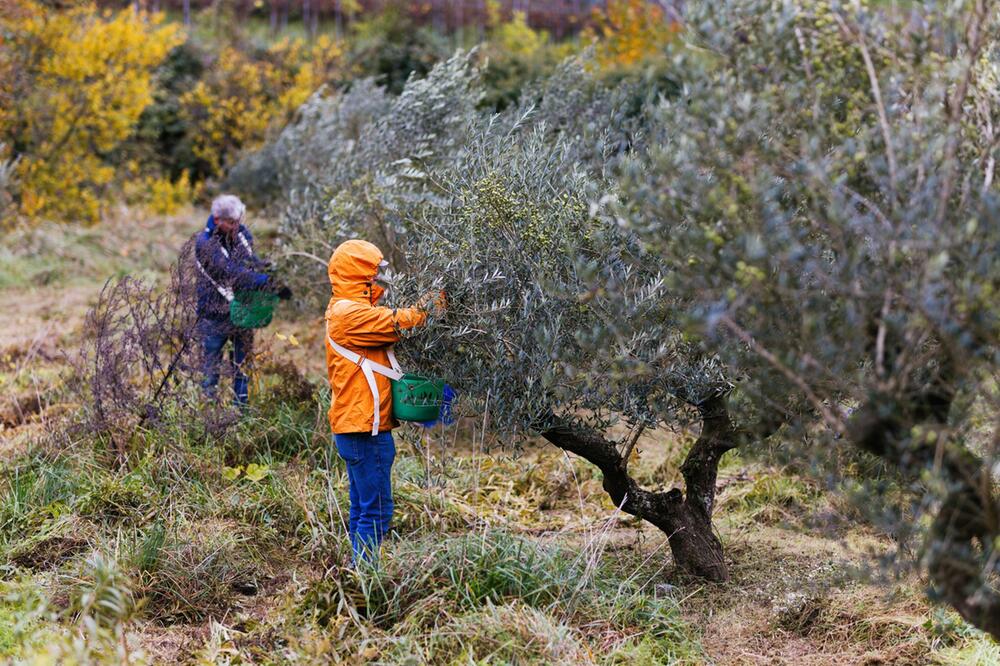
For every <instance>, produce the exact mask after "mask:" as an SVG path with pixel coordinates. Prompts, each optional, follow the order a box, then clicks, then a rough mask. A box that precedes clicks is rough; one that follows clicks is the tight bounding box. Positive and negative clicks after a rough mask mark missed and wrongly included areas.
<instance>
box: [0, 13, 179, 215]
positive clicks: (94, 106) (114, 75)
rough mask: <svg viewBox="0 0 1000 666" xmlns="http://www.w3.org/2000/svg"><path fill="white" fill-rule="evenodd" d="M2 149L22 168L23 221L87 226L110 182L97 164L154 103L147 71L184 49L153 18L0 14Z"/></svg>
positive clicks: (174, 33)
mask: <svg viewBox="0 0 1000 666" xmlns="http://www.w3.org/2000/svg"><path fill="white" fill-rule="evenodd" d="M0 30H2V31H3V32H4V33H5V35H6V39H5V41H4V42H2V43H0V71H13V72H15V73H16V75H15V76H5V77H3V78H2V79H0V99H2V100H3V101H4V104H3V105H2V108H0V140H3V141H6V142H8V143H9V144H10V145H11V146H13V148H14V151H15V152H16V154H18V155H20V157H21V159H20V162H19V164H18V167H17V173H16V178H17V180H18V183H19V207H20V211H21V213H22V214H24V215H26V216H27V217H29V218H36V219H37V218H51V219H60V220H65V221H83V222H92V221H95V220H96V219H97V218H98V216H99V213H100V195H101V193H102V191H103V190H104V189H106V188H107V186H108V185H109V184H110V183H111V182H112V180H113V178H114V169H113V168H111V167H110V166H108V165H107V164H105V163H104V161H103V160H102V157H101V156H102V155H105V154H107V153H109V152H110V151H112V150H113V149H114V148H115V147H116V146H117V145H118V144H120V143H121V142H122V141H124V140H125V139H126V138H127V137H128V136H129V134H130V132H131V131H132V128H133V127H134V125H135V123H136V121H137V120H138V118H139V115H140V114H141V113H142V110H143V109H144V108H146V106H147V105H148V104H149V103H150V101H151V100H152V95H153V87H154V84H153V71H154V70H155V68H156V67H157V66H158V65H159V64H160V63H161V62H162V61H163V60H164V59H165V58H166V56H167V54H168V53H169V52H170V50H171V49H172V48H174V47H175V46H176V45H177V44H179V43H180V42H181V41H182V36H181V32H180V30H179V29H178V28H177V27H176V26H168V25H164V24H163V18H162V16H161V15H157V14H146V13H135V12H133V11H132V10H131V9H129V10H125V11H121V12H117V13H112V12H107V11H105V12H100V11H98V9H97V8H96V7H95V6H94V5H90V4H86V5H82V6H79V7H75V8H72V9H68V10H65V11H52V10H51V9H47V8H45V7H44V6H43V5H41V4H39V3H36V2H33V1H32V0H17V1H16V2H14V3H12V4H10V5H6V6H5V8H4V9H2V10H0Z"/></svg>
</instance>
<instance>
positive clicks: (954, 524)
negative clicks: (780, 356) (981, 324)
mask: <svg viewBox="0 0 1000 666" xmlns="http://www.w3.org/2000/svg"><path fill="white" fill-rule="evenodd" d="M942 366H943V372H942V374H941V375H939V377H938V379H937V381H934V382H931V383H930V384H929V385H927V386H926V387H921V388H914V389H913V390H910V391H900V392H899V393H897V394H895V395H893V396H886V395H874V396H872V397H871V398H870V399H869V400H868V402H867V403H866V404H864V405H863V406H862V407H861V408H859V409H858V410H857V411H856V412H855V413H854V414H853V415H852V418H851V421H850V423H849V424H848V436H849V437H850V439H851V441H852V442H853V443H854V444H855V445H856V446H858V447H859V448H862V449H864V450H865V451H868V452H869V453H872V454H875V455H877V456H879V457H881V458H883V459H884V460H886V461H887V462H889V463H891V464H892V465H894V466H895V467H896V468H897V469H898V470H899V471H900V473H902V474H903V475H905V476H908V477H911V478H912V477H917V476H919V475H920V473H921V471H922V470H926V469H928V468H930V467H936V468H937V469H938V470H939V472H940V475H941V477H942V478H943V479H944V481H945V483H946V484H947V489H948V490H947V495H946V497H945V498H944V501H943V502H942V504H941V508H940V509H939V510H938V514H937V516H935V518H934V522H933V524H932V525H931V530H930V535H929V537H928V542H927V543H926V544H925V552H926V557H927V570H928V573H929V574H930V580H931V583H932V585H933V586H934V589H935V591H936V593H937V594H938V595H939V596H940V597H941V598H942V599H943V600H944V601H946V602H947V603H949V604H950V605H951V606H952V607H953V608H954V609H955V610H956V611H958V613H959V615H961V616H962V617H963V618H964V619H965V620H966V621H967V622H969V623H970V624H972V625H974V626H976V627H978V628H979V629H981V630H983V631H985V632H987V633H989V634H990V635H992V636H993V638H995V639H998V640H1000V593H998V592H997V588H996V575H997V571H998V569H1000V565H998V564H997V562H996V558H997V549H998V547H1000V546H998V541H1000V540H998V536H1000V503H998V501H997V498H996V496H995V491H994V485H993V484H994V481H993V479H991V478H990V472H989V469H988V468H987V467H986V465H984V464H983V461H982V460H981V459H980V458H979V457H978V456H976V455H975V454H973V453H972V452H971V451H969V450H968V449H967V448H966V447H965V446H964V445H963V444H962V443H961V442H955V441H952V440H949V439H948V436H947V432H946V428H945V427H943V426H945V424H946V422H947V419H948V412H949V411H950V409H951V404H952V401H953V400H954V397H955V393H954V389H953V385H954V384H953V377H952V376H951V375H952V371H951V369H950V367H949V364H948V363H947V362H945V363H943V364H942ZM916 425H922V426H924V427H925V430H926V431H927V432H930V433H934V434H935V436H934V437H928V436H926V435H925V436H922V437H913V436H912V428H913V427H914V426H916Z"/></svg>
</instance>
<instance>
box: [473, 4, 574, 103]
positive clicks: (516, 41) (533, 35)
mask: <svg viewBox="0 0 1000 666" xmlns="http://www.w3.org/2000/svg"><path fill="white" fill-rule="evenodd" d="M492 8H493V10H494V11H493V12H492V13H491V18H490V21H489V22H488V24H487V34H486V40H485V42H484V43H483V44H482V45H481V46H480V57H481V58H482V60H483V63H484V65H483V75H482V80H483V87H484V94H483V100H482V102H481V104H482V106H483V108H486V109H493V110H496V111H502V110H503V109H505V108H506V107H508V106H510V105H512V104H517V102H518V100H519V99H520V96H521V92H522V90H523V89H524V88H525V86H527V85H528V84H529V83H530V82H532V81H535V80H538V79H541V78H544V77H545V76H546V75H548V74H550V73H551V72H552V70H553V69H555V67H556V65H557V64H558V63H559V62H560V61H561V60H563V59H565V58H566V57H568V56H570V55H571V54H572V52H573V49H574V45H573V44H572V43H570V42H566V43H562V44H554V43H553V42H552V41H551V39H550V37H549V35H548V33H547V32H545V31H544V30H535V29H533V28H532V27H531V26H529V25H528V22H527V17H526V16H525V14H524V12H521V11H514V12H513V13H512V14H511V16H510V18H509V19H507V20H502V19H501V17H500V12H499V7H498V6H492Z"/></svg>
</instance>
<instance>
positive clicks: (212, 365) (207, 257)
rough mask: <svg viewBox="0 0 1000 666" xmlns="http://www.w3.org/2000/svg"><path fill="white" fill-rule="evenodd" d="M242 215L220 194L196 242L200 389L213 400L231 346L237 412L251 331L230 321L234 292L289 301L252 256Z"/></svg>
mask: <svg viewBox="0 0 1000 666" xmlns="http://www.w3.org/2000/svg"><path fill="white" fill-rule="evenodd" d="M245 215H246V206H244V205H243V202H242V201H240V200H239V198H238V197H235V196H233V195H231V194H224V195H222V196H220V197H218V198H216V199H215V201H213V202H212V214H211V216H210V217H209V218H208V223H207V224H206V226H205V230H204V231H203V232H201V233H200V234H198V238H197V240H196V241H195V260H196V266H197V269H198V276H197V287H196V293H197V298H198V303H197V314H198V332H199V334H200V336H201V339H202V345H203V353H204V360H203V368H202V369H203V372H204V375H205V378H204V380H203V381H202V384H201V385H202V388H203V389H204V390H205V393H206V394H207V395H209V396H215V393H216V387H217V386H218V383H219V366H220V364H221V363H222V350H223V348H224V347H225V345H226V343H227V342H231V343H232V348H231V349H230V351H229V370H230V372H231V373H232V375H233V392H234V393H235V394H236V403H237V405H239V406H240V407H242V406H245V405H246V403H247V399H248V386H247V385H248V380H247V375H246V372H245V364H246V361H247V358H248V357H249V356H250V354H251V353H252V352H253V329H247V328H239V327H237V326H234V325H233V324H232V323H231V322H230V319H229V303H230V302H231V301H232V300H233V297H234V292H236V291H243V290H254V289H268V290H274V291H275V293H277V294H278V296H279V297H280V298H284V299H287V298H288V297H290V296H291V292H290V291H289V289H288V287H279V286H278V285H276V284H275V283H274V281H273V280H272V279H271V276H270V275H268V274H267V273H266V272H265V271H266V269H267V268H268V265H269V264H268V263H267V262H266V261H264V260H263V259H260V258H259V257H257V256H256V255H255V254H254V251H253V235H251V233H250V230H249V229H247V228H246V226H245V225H244V224H243V219H244V217H245Z"/></svg>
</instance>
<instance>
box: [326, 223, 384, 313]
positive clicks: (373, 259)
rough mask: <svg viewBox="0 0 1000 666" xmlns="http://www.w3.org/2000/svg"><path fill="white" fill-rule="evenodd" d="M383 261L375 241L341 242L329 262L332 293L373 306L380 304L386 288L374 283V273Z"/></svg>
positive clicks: (328, 269) (335, 295) (355, 240)
mask: <svg viewBox="0 0 1000 666" xmlns="http://www.w3.org/2000/svg"><path fill="white" fill-rule="evenodd" d="M381 263H382V251H381V250H379V249H378V248H377V247H376V246H375V245H373V244H372V243H369V242H368V241H364V240H357V239H354V240H349V241H344V242H343V243H341V244H340V245H339V246H337V249H336V250H334V251H333V255H332V256H331V257H330V263H329V264H328V265H327V275H329V276H330V286H331V287H332V288H333V296H334V297H335V298H346V299H349V300H352V301H358V302H362V303H370V304H372V305H374V304H375V303H377V302H378V300H379V299H380V298H381V297H382V294H383V291H384V290H383V289H382V287H380V286H378V285H377V284H375V274H376V273H378V269H379V265H380V264H381Z"/></svg>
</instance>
